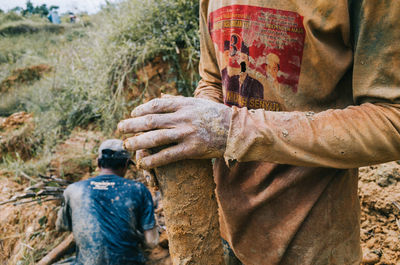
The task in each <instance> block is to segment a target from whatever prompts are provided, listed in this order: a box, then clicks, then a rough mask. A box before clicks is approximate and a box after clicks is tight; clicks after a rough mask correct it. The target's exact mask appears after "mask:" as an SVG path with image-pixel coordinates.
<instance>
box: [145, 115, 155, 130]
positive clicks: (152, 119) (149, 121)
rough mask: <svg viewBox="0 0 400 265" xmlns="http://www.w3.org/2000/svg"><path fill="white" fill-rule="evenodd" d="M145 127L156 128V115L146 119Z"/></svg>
mask: <svg viewBox="0 0 400 265" xmlns="http://www.w3.org/2000/svg"><path fill="white" fill-rule="evenodd" d="M145 125H146V127H147V128H154V126H156V124H155V116H154V115H147V116H146V117H145Z"/></svg>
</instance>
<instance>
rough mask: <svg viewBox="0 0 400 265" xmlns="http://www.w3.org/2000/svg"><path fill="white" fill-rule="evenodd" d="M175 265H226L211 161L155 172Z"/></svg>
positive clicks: (193, 162)
mask: <svg viewBox="0 0 400 265" xmlns="http://www.w3.org/2000/svg"><path fill="white" fill-rule="evenodd" d="M155 172H156V175H157V180H158V182H159V186H160V190H161V193H162V195H163V206H164V214H165V222H166V225H167V235H168V240H169V249H170V254H171V258H172V262H173V264H174V265H188V264H196V265H200V264H204V265H207V264H210V265H223V264H224V261H223V250H222V243H221V237H220V232H219V223H218V208H217V202H216V199H215V194H214V190H215V184H214V180H213V172H212V166H211V161H210V160H186V161H180V162H177V163H173V164H169V165H167V166H163V167H160V168H157V169H156V170H155Z"/></svg>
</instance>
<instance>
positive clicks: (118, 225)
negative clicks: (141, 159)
mask: <svg viewBox="0 0 400 265" xmlns="http://www.w3.org/2000/svg"><path fill="white" fill-rule="evenodd" d="M130 163H131V158H130V155H129V153H128V152H127V151H126V150H124V148H123V142H122V141H121V140H116V139H111V140H106V141H105V142H103V143H102V144H101V146H100V148H99V157H98V165H99V167H100V169H101V171H100V175H99V176H97V177H94V178H90V179H88V180H84V181H79V182H76V183H74V184H71V185H70V186H68V188H67V189H66V190H65V191H64V199H65V202H64V204H63V206H62V207H61V209H60V210H59V212H58V218H57V222H56V227H57V229H58V230H61V231H62V230H69V231H72V232H73V234H74V238H75V241H76V259H75V261H73V262H72V264H85V265H92V264H93V265H95V264H101V265H106V264H109V265H112V264H115V265H117V264H118V265H119V264H126V265H139V264H140V265H142V264H145V257H144V255H143V253H142V251H141V250H140V247H139V245H140V244H141V243H142V242H144V243H145V244H146V245H147V246H148V247H154V246H155V245H156V244H157V243H158V231H157V227H156V223H155V219H154V207H153V200H152V197H151V194H150V192H149V190H148V189H147V188H146V187H145V186H144V185H143V184H141V183H138V182H136V181H133V180H128V179H124V175H125V173H126V171H127V169H128V166H129V164H130Z"/></svg>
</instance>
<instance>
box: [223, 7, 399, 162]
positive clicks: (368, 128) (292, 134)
mask: <svg viewBox="0 0 400 265" xmlns="http://www.w3.org/2000/svg"><path fill="white" fill-rule="evenodd" d="M350 2H354V3H352V5H351V12H350V15H351V21H352V37H353V40H354V68H353V96H354V102H355V104H356V105H355V106H351V107H348V108H346V109H339V110H327V111H323V112H320V113H316V114H314V113H306V112H268V111H263V110H256V111H253V110H251V111H249V110H247V109H246V108H242V109H238V108H235V107H234V108H233V116H232V119H231V126H230V132H229V137H228V143H227V149H226V152H225V159H226V160H227V161H229V160H237V161H251V160H264V161H269V162H275V163H284V164H293V165H299V166H326V167H334V168H355V167H360V166H365V165H370V164H377V163H382V162H387V161H391V160H398V159H400V31H399V30H398V28H399V26H400V22H399V21H400V20H399V19H398V18H399V17H400V2H399V1H374V0H364V1H350Z"/></svg>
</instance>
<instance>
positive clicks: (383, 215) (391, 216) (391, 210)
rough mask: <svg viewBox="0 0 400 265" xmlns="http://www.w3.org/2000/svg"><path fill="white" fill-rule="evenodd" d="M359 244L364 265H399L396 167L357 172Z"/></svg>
mask: <svg viewBox="0 0 400 265" xmlns="http://www.w3.org/2000/svg"><path fill="white" fill-rule="evenodd" d="M359 194H360V202H361V207H362V213H361V241H362V248H363V252H364V260H363V262H364V264H379V265H396V264H400V244H399V243H400V221H399V219H400V209H399V208H398V207H396V205H395V203H396V202H398V203H399V206H400V166H399V164H398V163H396V162H391V163H387V164H382V165H378V166H371V167H364V168H361V169H360V181H359Z"/></svg>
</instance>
